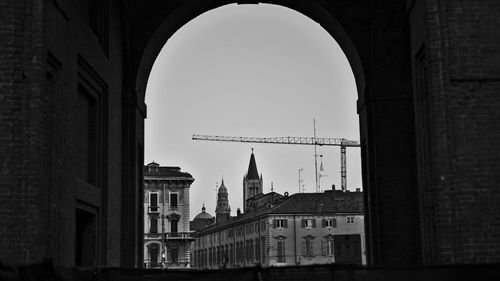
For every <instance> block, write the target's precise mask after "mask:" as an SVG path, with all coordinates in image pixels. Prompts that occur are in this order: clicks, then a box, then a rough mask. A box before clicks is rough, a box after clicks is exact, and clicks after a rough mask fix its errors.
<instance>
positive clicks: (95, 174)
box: [73, 56, 107, 188]
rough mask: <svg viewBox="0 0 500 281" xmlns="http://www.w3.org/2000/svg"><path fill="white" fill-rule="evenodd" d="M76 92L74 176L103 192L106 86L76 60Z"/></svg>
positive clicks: (82, 62)
mask: <svg viewBox="0 0 500 281" xmlns="http://www.w3.org/2000/svg"><path fill="white" fill-rule="evenodd" d="M77 89H78V91H77V99H76V103H75V107H74V108H73V115H74V116H77V117H78V118H75V123H74V124H73V127H74V131H73V132H74V134H75V139H77V140H78V143H76V144H75V145H76V146H77V150H78V151H77V153H76V154H75V156H76V158H77V162H78V164H79V167H78V172H79V175H78V176H79V177H80V179H81V180H83V181H85V182H87V183H88V184H90V185H93V186H95V187H98V188H106V182H105V181H104V179H105V178H104V177H103V173H102V170H103V169H102V167H103V166H104V165H105V161H104V157H103V155H106V149H107V141H106V138H105V136H106V131H107V117H106V116H107V85H106V83H105V82H104V80H103V79H102V78H101V77H100V76H99V74H98V73H97V72H96V71H95V70H94V69H93V68H92V67H91V66H90V65H89V64H88V63H87V62H86V61H85V60H84V59H83V58H82V57H80V56H79V57H78V88H77Z"/></svg>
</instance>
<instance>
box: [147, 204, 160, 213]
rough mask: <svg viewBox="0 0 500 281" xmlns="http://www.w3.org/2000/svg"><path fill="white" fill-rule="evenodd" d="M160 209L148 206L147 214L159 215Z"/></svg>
mask: <svg viewBox="0 0 500 281" xmlns="http://www.w3.org/2000/svg"><path fill="white" fill-rule="evenodd" d="M159 213H160V207H158V206H148V214H159Z"/></svg>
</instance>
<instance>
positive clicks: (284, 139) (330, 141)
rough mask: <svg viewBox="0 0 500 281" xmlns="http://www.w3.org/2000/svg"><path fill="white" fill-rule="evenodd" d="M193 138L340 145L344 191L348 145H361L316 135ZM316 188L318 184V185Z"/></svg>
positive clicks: (200, 136)
mask: <svg viewBox="0 0 500 281" xmlns="http://www.w3.org/2000/svg"><path fill="white" fill-rule="evenodd" d="M192 139H193V140H202V141H224V142H248V143H271V144H295V145H314V146H316V145H319V146H340V175H341V187H342V191H346V190H347V163H346V162H347V161H346V147H359V146H360V144H359V141H355V140H348V139H344V138H317V137H316V136H314V137H267V138H266V137H235V136H217V135H193V138H192ZM316 188H318V187H317V185H316Z"/></svg>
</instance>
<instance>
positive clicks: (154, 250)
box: [149, 244, 158, 267]
mask: <svg viewBox="0 0 500 281" xmlns="http://www.w3.org/2000/svg"><path fill="white" fill-rule="evenodd" d="M149 262H150V263H151V264H150V266H152V267H154V266H157V263H158V245H157V244H153V245H151V247H150V248H149Z"/></svg>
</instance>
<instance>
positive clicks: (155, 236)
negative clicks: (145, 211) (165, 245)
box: [144, 232, 161, 239]
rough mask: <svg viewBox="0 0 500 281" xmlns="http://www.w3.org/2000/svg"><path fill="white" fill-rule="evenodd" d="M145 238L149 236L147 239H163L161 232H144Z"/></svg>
mask: <svg viewBox="0 0 500 281" xmlns="http://www.w3.org/2000/svg"><path fill="white" fill-rule="evenodd" d="M144 236H145V237H144V238H147V239H161V233H156V232H155V233H150V232H148V233H144Z"/></svg>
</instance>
